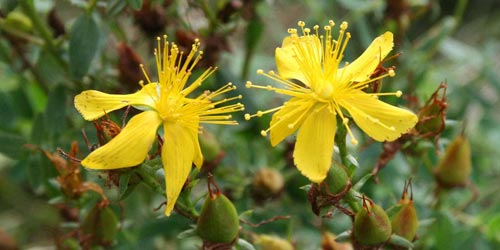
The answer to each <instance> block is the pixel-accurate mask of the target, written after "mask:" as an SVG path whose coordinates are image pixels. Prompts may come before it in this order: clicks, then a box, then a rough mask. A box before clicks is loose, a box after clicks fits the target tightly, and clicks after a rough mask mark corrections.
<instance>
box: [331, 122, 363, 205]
mask: <svg viewBox="0 0 500 250" xmlns="http://www.w3.org/2000/svg"><path fill="white" fill-rule="evenodd" d="M339 122H340V123H341V121H339V120H337V123H339ZM346 136H347V129H346V128H345V127H344V126H338V128H337V134H336V136H335V144H336V145H337V147H338V148H339V156H340V160H341V161H342V164H343V165H344V166H345V167H346V169H347V174H348V175H349V178H351V177H352V176H353V175H354V172H355V170H356V166H354V164H352V163H351V162H350V161H349V159H347V146H346V142H345V138H346ZM351 191H352V190H351ZM351 191H349V192H348V193H347V195H346V196H344V198H342V199H343V200H344V201H345V202H346V203H347V204H348V205H349V207H350V208H351V209H352V210H353V211H354V212H355V213H356V212H357V211H359V204H358V200H357V199H356V197H355V196H354V195H353V194H352V192H351Z"/></svg>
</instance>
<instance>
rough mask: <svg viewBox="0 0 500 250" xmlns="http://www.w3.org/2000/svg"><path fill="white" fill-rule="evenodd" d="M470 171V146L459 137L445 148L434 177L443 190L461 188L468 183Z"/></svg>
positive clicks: (462, 137) (463, 138)
mask: <svg viewBox="0 0 500 250" xmlns="http://www.w3.org/2000/svg"><path fill="white" fill-rule="evenodd" d="M471 171H472V164H471V152H470V144H469V141H468V140H467V138H466V137H465V136H463V135H459V136H457V137H456V138H455V139H454V140H453V141H452V142H451V143H450V145H449V146H448V148H446V152H445V154H444V157H443V159H441V161H440V162H439V164H438V166H437V167H436V169H435V170H434V176H435V177H436V180H437V182H438V183H439V185H440V186H441V187H443V188H452V187H463V186H465V185H467V183H468V182H469V176H470V173H471Z"/></svg>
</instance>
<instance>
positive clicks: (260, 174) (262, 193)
mask: <svg viewBox="0 0 500 250" xmlns="http://www.w3.org/2000/svg"><path fill="white" fill-rule="evenodd" d="M284 186H285V179H284V178H283V175H281V173H280V172H279V171H277V170H275V169H272V168H267V167H263V168H260V169H259V170H257V172H255V174H254V176H253V180H252V188H253V194H254V195H255V198H257V199H268V198H273V197H276V196H278V195H279V194H280V193H281V191H283V187H284Z"/></svg>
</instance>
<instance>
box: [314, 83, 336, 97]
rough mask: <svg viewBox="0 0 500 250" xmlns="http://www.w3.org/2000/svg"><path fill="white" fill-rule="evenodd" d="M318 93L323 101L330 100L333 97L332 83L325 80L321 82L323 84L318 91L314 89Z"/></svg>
mask: <svg viewBox="0 0 500 250" xmlns="http://www.w3.org/2000/svg"><path fill="white" fill-rule="evenodd" d="M316 93H317V94H318V96H319V98H321V99H322V100H324V101H330V100H332V99H333V84H332V83H330V82H329V81H325V82H324V83H323V86H322V87H321V89H319V91H316Z"/></svg>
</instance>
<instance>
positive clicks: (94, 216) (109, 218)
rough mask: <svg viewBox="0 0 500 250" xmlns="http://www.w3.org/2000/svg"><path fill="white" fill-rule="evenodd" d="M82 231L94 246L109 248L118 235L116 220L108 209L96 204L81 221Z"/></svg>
mask: <svg viewBox="0 0 500 250" xmlns="http://www.w3.org/2000/svg"><path fill="white" fill-rule="evenodd" d="M82 231H83V233H85V234H86V235H89V237H90V239H91V242H92V243H93V244H94V245H101V246H110V245H111V244H112V243H113V240H114V239H115V236H116V234H117V233H118V218H117V217H116V215H115V213H114V212H113V210H111V209H110V208H109V207H107V206H106V207H104V208H102V207H101V206H100V205H99V204H97V205H96V206H94V208H92V210H90V212H89V214H88V215H87V217H86V218H85V220H84V221H83V223H82Z"/></svg>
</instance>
